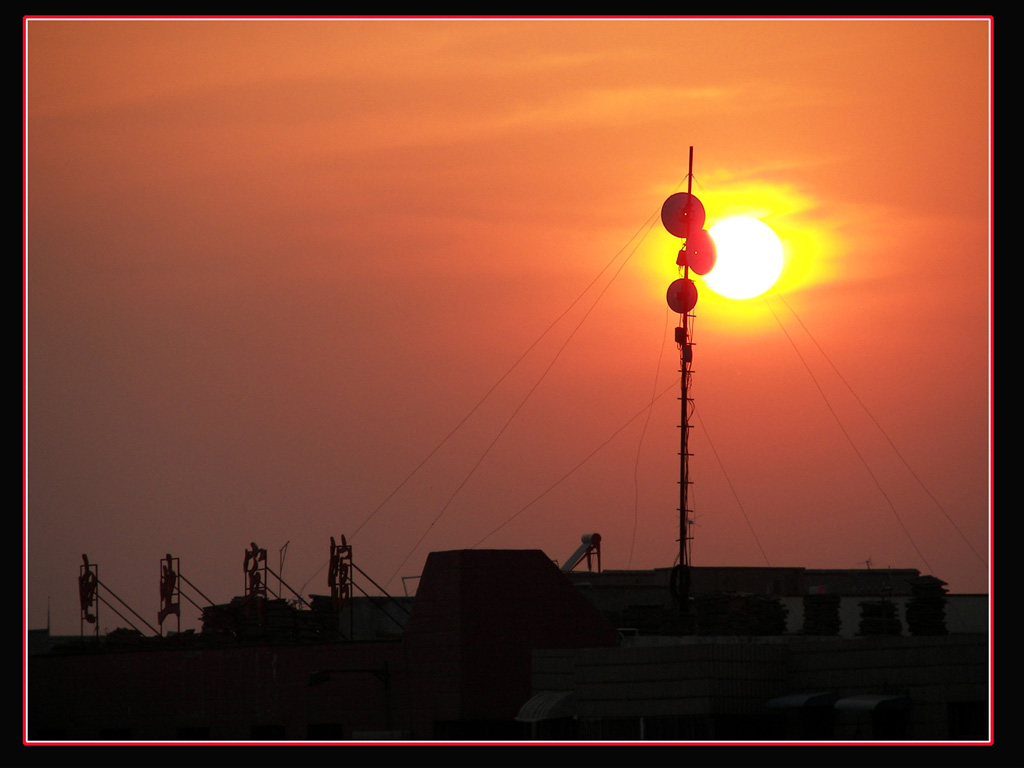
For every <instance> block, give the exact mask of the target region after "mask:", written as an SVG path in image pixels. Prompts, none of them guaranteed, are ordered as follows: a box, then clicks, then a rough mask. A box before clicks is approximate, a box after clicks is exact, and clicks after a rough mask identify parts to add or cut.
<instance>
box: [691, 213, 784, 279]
mask: <svg viewBox="0 0 1024 768" xmlns="http://www.w3.org/2000/svg"><path fill="white" fill-rule="evenodd" d="M710 233H711V237H712V239H713V240H714V241H715V245H716V246H717V249H718V261H717V263H716V264H715V268H714V269H712V270H711V271H710V272H709V273H708V274H707V276H706V277H705V278H704V279H705V281H706V282H707V285H708V287H709V288H710V289H711V290H713V291H714V292H715V293H718V294H720V295H722V296H725V297H727V298H730V299H750V298H753V297H754V296H759V295H761V294H762V293H764V292H765V291H767V290H768V289H769V288H771V287H772V286H773V285H775V281H776V280H778V279H779V275H780V274H781V272H782V243H781V242H780V241H779V238H778V235H776V234H775V232H774V231H773V230H772V228H771V227H769V226H768V225H767V224H765V223H764V222H763V221H759V220H757V219H752V218H750V217H748V216H733V217H731V218H728V219H723V220H722V221H720V222H718V223H717V224H715V225H714V226H713V227H711V229H710Z"/></svg>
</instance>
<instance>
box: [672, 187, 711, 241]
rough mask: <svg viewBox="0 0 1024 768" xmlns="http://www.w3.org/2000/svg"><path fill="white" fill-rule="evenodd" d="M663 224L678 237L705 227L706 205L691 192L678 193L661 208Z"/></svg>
mask: <svg viewBox="0 0 1024 768" xmlns="http://www.w3.org/2000/svg"><path fill="white" fill-rule="evenodd" d="M661 223H662V224H664V225H665V229H667V230H668V231H669V232H671V233H672V234H673V235H675V236H676V237H686V234H687V232H691V231H692V232H696V231H697V230H698V229H700V228H701V227H703V226H704V204H703V203H701V201H700V200H698V199H697V196H696V195H691V194H690V193H689V192H676V193H675V194H674V195H672V196H671V197H669V198H668V200H666V201H665V202H664V203H662V206H661Z"/></svg>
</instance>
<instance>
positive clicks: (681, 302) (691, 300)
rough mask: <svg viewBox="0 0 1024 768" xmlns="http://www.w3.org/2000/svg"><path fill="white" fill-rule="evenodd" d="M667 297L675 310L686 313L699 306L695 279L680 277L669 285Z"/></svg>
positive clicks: (682, 313)
mask: <svg viewBox="0 0 1024 768" xmlns="http://www.w3.org/2000/svg"><path fill="white" fill-rule="evenodd" d="M665 298H666V299H667V300H668V305H669V307H671V308H672V311H673V312H675V313H676V314H678V315H685V314H686V313H687V312H689V311H690V310H691V309H693V308H694V307H695V306H697V286H696V285H695V284H694V282H693V280H690V279H688V278H685V277H680V278H679V279H678V280H676V281H674V282H673V283H672V285H670V286H669V287H668V294H667V295H666V296H665Z"/></svg>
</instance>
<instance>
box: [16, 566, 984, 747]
mask: <svg viewBox="0 0 1024 768" xmlns="http://www.w3.org/2000/svg"><path fill="white" fill-rule="evenodd" d="M758 570H759V572H758V573H753V572H750V573H743V572H742V569H731V570H730V571H729V572H728V573H725V574H724V575H723V578H726V582H727V584H726V582H722V584H726V585H727V586H729V588H730V591H729V593H728V594H727V595H724V596H722V595H718V596H716V595H715V594H714V593H713V591H712V589H711V582H708V585H706V588H705V591H704V594H703V595H699V596H698V597H697V598H696V599H695V602H694V615H696V617H697V620H696V624H695V626H696V627H697V628H698V633H690V634H688V635H683V636H664V635H657V634H655V633H653V632H652V633H648V634H644V633H639V632H637V631H636V630H635V627H636V626H639V625H634V630H629V629H623V628H624V626H625V625H623V624H622V623H620V620H621V618H622V617H623V616H625V617H628V618H631V619H633V618H637V617H639V618H644V617H645V616H646V617H647V618H651V617H654V619H658V621H660V622H661V623H662V624H664V623H665V622H664V621H663V619H661V618H659V617H663V616H664V615H665V608H664V606H663V605H662V606H658V605H656V604H650V605H648V608H649V609H650V610H646V609H645V610H640V611H639V612H637V611H636V610H634V609H635V608H636V607H637V606H638V605H639V606H640V607H641V608H643V606H644V601H645V600H647V601H648V603H650V600H654V601H655V603H656V602H657V601H658V600H663V595H664V593H663V592H661V593H655V592H654V591H652V589H651V584H654V583H655V582H657V581H658V579H657V577H656V576H653V577H652V576H644V577H642V578H641V577H639V576H638V577H636V578H638V579H639V581H638V582H637V583H636V584H635V585H634V584H633V583H632V582H631V581H630V579H631V578H633V577H631V576H630V575H629V574H628V573H627V572H617V573H607V577H606V578H605V579H603V580H602V579H599V578H594V577H593V576H588V575H586V574H581V575H573V576H571V577H570V576H567V575H566V574H565V573H563V572H561V571H560V570H559V569H558V568H557V567H556V566H555V565H554V564H553V563H552V562H551V561H550V560H549V559H548V557H547V556H546V555H545V554H544V553H543V552H541V551H539V550H460V551H450V552H435V553H432V554H431V555H430V556H429V558H428V560H427V563H426V566H425V568H424V572H423V575H422V579H421V581H420V587H419V590H418V593H417V596H416V598H415V599H414V600H413V601H411V602H412V612H411V615H410V616H409V617H408V619H407V620H405V621H404V631H401V629H402V627H401V622H399V623H396V622H391V623H390V624H387V622H384V624H381V625H379V626H378V629H377V630H375V631H373V632H362V633H361V632H358V631H347V633H339V632H338V631H331V632H323V631H321V629H320V628H322V626H323V622H322V621H321V619H322V617H310V616H302V617H297V619H296V620H295V621H291V620H288V619H287V616H285V612H284V611H283V608H282V606H281V605H275V606H270V605H269V603H268V604H265V605H262V606H261V605H256V604H254V605H252V606H250V605H248V604H245V603H237V604H236V605H235V610H236V611H242V612H243V613H244V612H246V611H250V609H251V611H250V612H249V613H244V617H245V621H234V622H230V621H224V619H225V617H226V616H227V615H228V614H227V613H225V611H226V609H225V611H219V612H216V613H218V617H219V620H218V622H211V627H210V631H208V632H203V633H199V634H196V633H183V634H181V635H176V636H172V637H168V638H139V637H137V636H132V635H131V633H119V634H114V633H112V634H111V635H108V636H107V638H105V639H104V641H103V642H98V641H96V640H95V639H94V640H92V641H91V642H84V641H83V642H76V643H73V644H70V645H65V646H58V647H54V648H52V649H50V650H49V651H48V652H41V653H37V654H34V655H31V656H30V657H29V660H28V662H29V668H28V734H29V738H30V739H32V740H36V741H65V740H69V741H81V740H106V741H122V740H133V741H134V740H138V741H164V740H190V741H191V740H195V741H203V740H218V741H221V740H223V741H251V740H273V741H277V740H282V741H284V740H288V741H292V740H312V741H340V740H351V739H362V740H379V739H401V740H427V739H445V740H506V739H526V738H541V739H558V740H561V739H588V740H619V739H629V740H633V739H659V740H660V739H666V740H723V739H725V740H751V739H757V740H763V739H773V740H774V739H833V738H840V739H899V740H904V739H910V740H916V739H928V740H950V739H956V740H984V739H985V738H987V733H988V711H989V710H988V703H987V702H988V684H987V683H988V677H987V675H988V636H987V634H984V633H964V632H958V633H956V634H945V628H944V626H943V627H939V628H937V629H935V631H934V632H933V633H931V634H926V635H925V636H910V635H909V634H907V633H906V632H905V631H904V632H902V633H900V634H895V633H893V632H890V629H891V628H892V626H893V625H892V620H891V619H887V620H886V621H883V622H881V623H877V622H876V623H875V624H872V625H867V624H863V625H862V629H863V628H864V627H868V629H865V630H864V631H863V632H862V634H864V636H857V637H838V636H835V635H836V632H835V631H833V630H832V629H830V626H831V624H830V622H829V621H819V620H818V619H817V618H815V621H814V622H811V623H808V622H807V621H805V622H804V624H803V629H801V630H798V631H796V632H794V631H793V630H792V629H789V630H787V629H785V628H784V626H783V625H782V624H779V623H778V621H776V618H777V616H778V615H779V613H778V609H777V607H776V608H773V607H772V606H773V605H774V603H773V602H772V601H773V600H774V599H775V598H774V597H773V596H772V592H773V591H778V592H780V593H782V594H786V593H787V592H789V591H791V589H796V590H798V591H803V590H806V589H808V588H809V587H808V585H810V588H813V589H812V590H811V591H812V592H813V593H814V594H812V595H809V596H808V599H809V603H808V605H811V606H813V605H815V602H814V601H815V600H819V599H821V598H823V597H829V595H828V588H827V586H828V585H833V586H832V587H831V591H832V592H833V593H834V592H836V591H837V590H839V589H840V588H839V587H838V586H836V585H840V584H842V583H843V580H844V579H846V580H847V581H849V582H850V583H851V584H854V587H850V588H849V589H861V588H862V586H863V585H862V584H859V583H858V582H856V580H853V581H850V578H848V577H847V576H844V575H842V574H841V573H840V572H834V573H833V572H805V571H803V569H778V570H777V571H775V572H773V573H769V572H767V571H765V569H758ZM760 571H765V572H763V573H762V572H760ZM790 571H792V572H790ZM648 573H650V572H648ZM709 575H710V574H704V576H709ZM906 575H907V577H908V578H910V579H916V578H918V574H917V573H916V572H908V573H907V574H906ZM826 577H828V580H826ZM871 578H872V579H874V578H876V577H871ZM573 581H577V582H580V584H579V585H578V586H574V583H573ZM599 582H601V584H599ZM789 582H793V583H792V585H790V584H789ZM805 582H806V583H805ZM695 583H697V582H696V579H695ZM586 584H589V585H590V586H589V587H587V586H586ZM616 584H619V586H620V587H625V593H624V594H625V597H624V598H623V599H624V600H626V601H627V602H626V603H623V604H622V605H618V604H616V606H615V609H614V610H602V609H601V607H600V603H602V602H607V600H602V599H599V600H597V601H596V603H595V601H594V597H595V590H596V591H598V592H600V591H602V590H604V591H605V594H606V597H609V598H610V597H614V595H615V594H616V590H618V591H619V592H621V590H620V589H619V588H618V587H616V588H615V589H612V587H613V586H614V585H616ZM765 584H768V585H771V588H767V589H766V588H765V587H764V585H765ZM776 584H778V585H779V589H778V590H774V585H776ZM752 585H754V586H753V587H752ZM757 585H760V586H757ZM633 586H637V587H638V589H636V590H635V589H633ZM819 586H824V587H826V590H825V592H826V594H820V592H821V590H820V589H818V587H819ZM605 588H607V589H605ZM737 588H753V589H756V591H757V594H754V595H750V594H739V593H737V592H735V591H733V590H736V589H737ZM863 589H865V590H866V591H865V592H864V593H863V594H862V595H861V596H857V595H852V596H851V595H847V596H846V597H845V598H843V599H848V600H858V601H861V600H862V598H863V597H871V595H872V594H873V592H872V590H873V589H875V588H874V587H870V588H869V587H863ZM608 590H610V591H608ZM766 592H767V593H768V594H765V593H766ZM910 592H912V590H911V589H909V588H908V590H907V593H908V594H905V595H904V597H903V598H902V599H904V600H905V601H910V600H913V599H914V598H913V596H912V595H909V593H910ZM644 595H647V596H648V597H644ZM657 595H661V596H662V597H658V596H657ZM638 596H639V597H638ZM615 599H616V600H618V599H619V598H615ZM786 599H789V600H790V601H791V602H792V601H793V600H797V601H800V604H801V605H803V604H804V603H803V598H793V597H789V598H786ZM929 599H932V598H929ZM937 599H941V595H940V597H939V598H937ZM367 600H368V599H367ZM638 600H639V603H637V601H638ZM837 600H838V597H837ZM630 601H632V602H630ZM701 601H703V602H701ZM833 602H834V603H835V605H832V604H831V603H830V604H829V606H825V608H826V613H828V612H829V611H831V612H832V613H834V612H835V611H836V610H838V608H837V607H836V606H838V602H837V601H833ZM864 602H865V604H867V605H870V606H873V607H877V601H874V600H866V601H864ZM360 605H362V606H363V607H366V606H368V605H370V604H369V603H367V602H364V603H361V604H360ZM882 605H883V606H884V605H889V603H887V602H885V601H882ZM908 605H909V603H908ZM623 606H625V607H623ZM652 606H653V607H652ZM701 606H703V607H701ZM830 606H831V607H830ZM354 608H355V606H353V608H352V614H351V616H350V618H351V617H354V616H355V615H356V612H355V610H354ZM940 608H941V605H940ZM392 610H396V611H397V610H398V609H396V608H394V607H393V606H392ZM815 610H817V609H815ZM908 610H909V608H908ZM630 611H632V613H630ZM700 611H705V614H701V613H700ZM806 611H807V612H808V615H813V614H811V613H810V611H811V608H806ZM312 613H315V611H314V612H312ZM755 614H756V616H757V617H758V618H757V620H756V621H753V620H752V619H751V617H752V616H754V615H755ZM886 615H888V614H886ZM712 616H713V617H714V621H711V617H712ZM765 616H767V617H768V618H764V617H765ZM261 617H262V619H261ZM609 617H611V620H610V619H609ZM385 618H387V617H385ZM826 618H827V617H826ZM298 619H301V620H298ZM314 619H315V620H314ZM736 619H740V621H739V622H738V623H737V621H736ZM346 621H347V620H346V618H345V616H344V615H343V616H342V617H341V619H340V622H339V620H338V619H337V618H336V619H335V624H334V626H335V627H338V626H339V623H340V625H341V626H342V627H348V628H351V627H355V626H356V622H355V621H354V620H353V621H349V622H348V623H346ZM652 621H653V620H652ZM915 621H916V620H915ZM214 623H216V625H217V628H216V629H214V627H213V624H214ZM669 623H671V622H669ZM385 624H387V626H388V629H387V631H386V632H384V631H380V630H381V629H382V628H383V627H384V625H385ZM653 625H654V624H652V626H653ZM919 625H920V622H919ZM366 626H371V625H370V624H366ZM812 626H813V627H815V628H819V629H820V628H821V627H823V628H824V629H823V630H821V631H820V632H819V629H810V630H809V629H808V627H812ZM925 626H931V625H930V624H926V625H925ZM765 627H769V628H770V629H765ZM870 627H875V629H871V628H870ZM232 628H233V629H232ZM709 628H710V629H709ZM940 629H941V632H940V631H939V630H940ZM620 630H623V631H620ZM710 631H715V632H724V633H727V634H725V635H716V634H709V632H710ZM700 632H703V634H701V633H700ZM761 632H764V633H765V634H759V633H761ZM342 636H344V639H341V638H342Z"/></svg>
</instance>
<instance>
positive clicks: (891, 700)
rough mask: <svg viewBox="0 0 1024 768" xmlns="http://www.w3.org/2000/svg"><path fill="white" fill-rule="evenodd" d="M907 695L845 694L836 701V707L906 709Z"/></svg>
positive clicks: (908, 704) (907, 705) (908, 699)
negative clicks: (845, 695)
mask: <svg viewBox="0 0 1024 768" xmlns="http://www.w3.org/2000/svg"><path fill="white" fill-rule="evenodd" d="M909 707H910V697H909V696H891V695H886V694H881V693H862V694H860V695H859V696H847V697H845V698H842V699H839V701H837V702H836V709H860V710H876V709H908V708H909Z"/></svg>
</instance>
